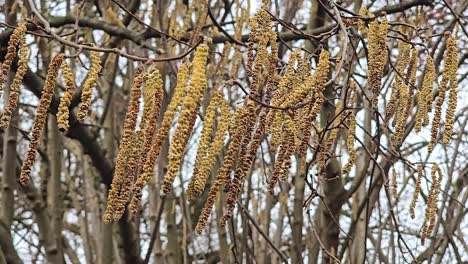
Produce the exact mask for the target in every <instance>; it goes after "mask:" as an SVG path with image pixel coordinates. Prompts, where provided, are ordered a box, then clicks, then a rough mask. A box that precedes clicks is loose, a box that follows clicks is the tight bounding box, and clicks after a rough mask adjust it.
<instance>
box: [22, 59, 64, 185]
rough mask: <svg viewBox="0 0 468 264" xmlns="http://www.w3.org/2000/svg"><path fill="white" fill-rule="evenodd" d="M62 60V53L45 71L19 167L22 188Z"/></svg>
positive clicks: (35, 150) (28, 175)
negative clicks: (27, 146)
mask: <svg viewBox="0 0 468 264" xmlns="http://www.w3.org/2000/svg"><path fill="white" fill-rule="evenodd" d="M63 60H64V55H63V54H62V53H59V54H57V55H55V56H54V58H53V59H52V61H51V63H50V65H49V69H48V71H47V76H46V80H45V83H44V88H42V94H41V98H40V99H39V105H38V106H37V112H36V117H35V119H34V125H33V127H32V131H31V137H30V142H29V149H28V152H27V153H26V157H25V158H24V160H23V166H22V167H21V174H20V179H19V181H20V183H21V185H23V186H25V185H27V184H28V183H29V181H30V175H31V170H32V166H33V164H34V161H36V157H37V151H38V148H39V143H40V139H41V135H42V131H43V129H44V125H45V123H46V118H47V110H48V109H49V105H50V102H51V101H52V97H53V95H54V89H55V85H56V84H55V80H56V78H57V74H58V70H59V68H60V65H61V64H62V62H63Z"/></svg>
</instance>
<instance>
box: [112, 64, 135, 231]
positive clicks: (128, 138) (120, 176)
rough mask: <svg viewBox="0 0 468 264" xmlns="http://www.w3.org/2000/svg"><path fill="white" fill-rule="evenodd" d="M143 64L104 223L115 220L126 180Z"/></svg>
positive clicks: (125, 122)
mask: <svg viewBox="0 0 468 264" xmlns="http://www.w3.org/2000/svg"><path fill="white" fill-rule="evenodd" d="M143 70H144V69H143V66H142V65H140V66H138V68H137V69H136V71H135V77H134V79H133V84H132V88H131V90H130V103H129V105H128V110H127V114H126V116H125V121H124V128H123V131H122V139H121V141H120V146H119V152H118V153H117V158H116V159H115V169H114V177H113V178H112V184H111V189H110V191H109V194H108V197H107V208H106V211H105V212H104V216H103V220H104V223H106V224H108V223H111V222H112V221H113V220H114V215H113V214H114V212H115V210H116V208H117V205H118V203H119V201H118V194H119V192H120V188H121V185H122V183H123V181H124V172H125V164H126V162H127V158H128V154H129V153H130V150H131V148H132V145H131V143H132V135H133V133H134V130H135V127H136V122H137V117H138V113H139V110H140V96H141V86H142V84H143V74H144V72H143Z"/></svg>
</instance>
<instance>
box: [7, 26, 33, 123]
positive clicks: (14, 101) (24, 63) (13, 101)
mask: <svg viewBox="0 0 468 264" xmlns="http://www.w3.org/2000/svg"><path fill="white" fill-rule="evenodd" d="M19 47H20V48H19V60H18V69H17V70H16V73H15V77H14V79H13V82H12V83H11V85H10V95H9V98H8V105H7V106H6V107H5V110H4V111H3V115H2V116H1V120H0V128H3V129H5V128H7V127H8V126H9V125H10V120H11V115H12V114H13V111H15V109H16V107H17V106H18V99H19V95H20V86H21V82H22V81H23V77H24V74H25V73H26V71H27V69H28V59H29V49H28V46H27V45H26V36H25V35H24V34H23V35H22V37H21V39H20V44H19ZM0 94H1V92H0Z"/></svg>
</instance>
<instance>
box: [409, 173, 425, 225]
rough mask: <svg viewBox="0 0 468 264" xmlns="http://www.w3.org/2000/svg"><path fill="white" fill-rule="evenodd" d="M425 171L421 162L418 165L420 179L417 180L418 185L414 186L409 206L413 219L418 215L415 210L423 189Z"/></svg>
mask: <svg viewBox="0 0 468 264" xmlns="http://www.w3.org/2000/svg"><path fill="white" fill-rule="evenodd" d="M423 172H424V167H423V166H422V165H421V164H419V165H418V179H417V180H416V186H415V187H414V193H413V198H412V199H411V203H410V208H409V213H410V217H411V219H414V218H415V217H416V216H415V213H414V210H415V208H416V203H417V201H418V196H419V192H420V191H421V180H422V176H423Z"/></svg>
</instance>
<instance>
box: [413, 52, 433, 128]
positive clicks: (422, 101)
mask: <svg viewBox="0 0 468 264" xmlns="http://www.w3.org/2000/svg"><path fill="white" fill-rule="evenodd" d="M434 81H435V66H434V61H433V60H432V57H431V56H428V57H427V61H426V71H425V73H424V78H423V82H422V87H421V90H420V92H419V93H418V96H417V100H418V106H419V108H418V111H417V113H416V121H415V125H414V126H415V130H416V132H420V131H421V128H422V127H423V126H426V125H427V120H429V115H428V112H429V109H430V108H431V107H430V106H431V105H432V97H433V96H432V87H433V86H434Z"/></svg>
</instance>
